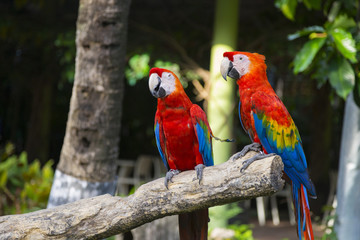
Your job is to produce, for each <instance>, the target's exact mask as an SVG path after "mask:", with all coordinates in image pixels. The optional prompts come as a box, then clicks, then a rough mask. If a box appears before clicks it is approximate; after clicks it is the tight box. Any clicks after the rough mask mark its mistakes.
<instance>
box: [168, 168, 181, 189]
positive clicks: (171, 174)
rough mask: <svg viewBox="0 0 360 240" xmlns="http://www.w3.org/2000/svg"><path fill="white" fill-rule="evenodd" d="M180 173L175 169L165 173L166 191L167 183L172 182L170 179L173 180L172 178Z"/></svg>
mask: <svg viewBox="0 0 360 240" xmlns="http://www.w3.org/2000/svg"><path fill="white" fill-rule="evenodd" d="M179 173H180V171H179V170H176V169H170V170H169V171H168V172H167V173H166V176H165V187H166V188H167V189H169V188H168V183H169V182H173V181H172V180H171V179H172V178H173V176H175V175H178V174H179Z"/></svg>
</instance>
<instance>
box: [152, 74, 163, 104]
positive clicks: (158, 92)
mask: <svg viewBox="0 0 360 240" xmlns="http://www.w3.org/2000/svg"><path fill="white" fill-rule="evenodd" d="M149 89H150V92H151V94H152V95H153V96H154V97H156V98H162V97H165V95H166V92H165V89H164V88H162V87H161V78H160V77H159V75H157V74H156V73H153V74H151V75H150V77H149Z"/></svg>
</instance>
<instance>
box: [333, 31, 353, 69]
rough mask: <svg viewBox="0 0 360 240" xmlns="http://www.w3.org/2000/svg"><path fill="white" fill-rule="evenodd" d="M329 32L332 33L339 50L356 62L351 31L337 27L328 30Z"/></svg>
mask: <svg viewBox="0 0 360 240" xmlns="http://www.w3.org/2000/svg"><path fill="white" fill-rule="evenodd" d="M330 34H331V35H332V37H333V39H334V42H335V45H336V48H337V49H338V50H339V52H340V53H341V54H342V55H343V56H344V57H346V58H347V59H349V60H350V61H351V62H352V63H356V62H357V60H356V48H355V40H354V39H353V37H352V35H351V33H350V32H348V31H346V30H344V29H342V28H337V29H334V30H332V31H330Z"/></svg>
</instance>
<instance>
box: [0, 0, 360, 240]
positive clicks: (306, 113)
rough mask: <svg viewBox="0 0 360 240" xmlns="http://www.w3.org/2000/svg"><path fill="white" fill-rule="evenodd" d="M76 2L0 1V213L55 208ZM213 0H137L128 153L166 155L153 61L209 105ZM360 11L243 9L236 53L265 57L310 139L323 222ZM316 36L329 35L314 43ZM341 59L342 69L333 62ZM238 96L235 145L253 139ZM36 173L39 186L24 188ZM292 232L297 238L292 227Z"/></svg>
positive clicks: (281, 4)
mask: <svg viewBox="0 0 360 240" xmlns="http://www.w3.org/2000/svg"><path fill="white" fill-rule="evenodd" d="M310 2H311V3H310ZM78 4H79V3H78V2H77V1H69V0H60V1H43V0H14V1H10V0H2V1H1V2H0V149H1V150H0V151H1V152H0V153H1V156H0V157H1V158H0V164H2V165H0V173H3V174H2V175H0V193H1V192H3V193H1V195H0V201H1V202H0V215H6V214H14V213H21V212H26V211H32V210H36V209H38V208H44V207H46V202H47V197H48V194H49V191H50V188H51V182H52V176H53V173H52V171H53V170H54V169H55V168H56V166H57V163H58V162H59V158H60V151H61V148H62V144H63V140H64V135H65V128H66V122H67V117H68V112H69V104H70V97H71V93H72V86H73V83H74V72H75V56H76V47H75V36H76V20H77V15H78V7H79V6H78ZM216 6H217V5H216V2H215V1H205V0H198V1H190V0H174V1H165V0H152V1H147V0H132V2H131V7H130V12H129V17H128V35H127V47H126V49H127V50H126V67H125V71H124V81H125V90H124V99H123V113H122V119H121V136H120V145H119V149H120V154H119V159H127V160H130V161H131V160H134V161H135V160H136V159H138V158H139V156H142V155H150V156H158V151H157V148H156V144H155V139H154V133H153V119H154V115H155V111H156V100H155V98H153V97H152V96H151V94H150V92H149V90H148V82H147V80H148V72H149V70H150V68H151V67H154V66H158V67H167V68H169V69H171V70H173V71H174V72H175V73H177V74H178V76H181V81H182V83H183V85H184V87H185V91H186V93H187V94H188V95H189V97H190V98H191V100H192V101H193V102H194V103H197V104H199V105H200V106H202V107H204V108H205V109H206V107H207V104H208V103H207V98H206V94H207V92H206V91H208V89H207V87H206V79H205V78H209V76H210V71H209V68H210V54H211V48H212V45H213V39H214V22H215V12H216ZM356 18H359V3H358V2H357V1H356V0H353V1H352V0H347V1H330V0H328V1H321V0H317V1H305V0H304V1H302V2H297V1H286V0H284V1H282V0H277V1H263V0H253V1H240V3H239V5H238V19H237V20H236V21H237V23H238V28H237V29H238V32H237V34H236V35H237V36H236V39H237V40H236V49H237V50H241V51H249V52H258V53H261V54H263V55H265V56H266V63H267V66H268V77H269V81H270V82H271V84H272V86H273V88H274V89H275V90H276V92H277V94H278V95H279V97H280V98H281V99H282V101H283V102H284V103H285V105H286V107H287V109H288V110H289V112H290V114H291V115H292V117H293V119H294V121H295V123H296V124H297V127H298V129H299V131H300V134H301V137H302V140H303V146H304V150H305V154H306V156H307V160H308V166H309V171H310V176H311V178H312V180H313V182H314V184H315V186H316V188H317V193H318V199H317V200H316V201H315V200H311V202H310V205H311V210H312V212H313V219H314V222H315V223H316V224H318V225H320V224H321V221H322V218H323V214H324V211H325V210H329V209H331V205H330V206H329V205H328V204H329V203H328V202H327V201H328V198H329V193H330V192H331V191H330V190H331V189H330V188H331V184H330V182H331V176H333V175H334V174H335V175H336V172H337V171H338V165H339V151H340V141H341V133H342V123H343V114H344V103H345V99H346V97H347V95H348V94H349V93H350V92H352V91H353V89H354V86H355V77H356V78H357V79H358V77H357V76H356V74H358V73H357V72H356V69H357V68H356V67H357V66H358V65H357V63H356V62H357V60H356V59H359V56H356V52H357V50H356V49H355V50H353V51H351V49H350V50H349V51H348V52H346V51H347V50H348V49H346V46H345V50H344V49H341V41H342V39H343V38H341V37H344V38H345V39H346V40H348V41H349V39H350V41H353V43H354V44H355V43H356V44H357V45H356V46H357V49H359V30H358V29H359V27H358V25H357V24H358V23H357V19H356ZM310 26H312V28H309V27H310ZM314 26H315V27H314ZM339 26H340V27H341V29H344V31H345V33H343V36H340V40H338V42H339V41H340V43H337V42H336V41H337V40H336V39H337V38H336V36H337V35H335V34H334V36H333V37H332V38H330V37H328V38H327V36H328V35H329V32H330V31H331V30H329V29H330V28H332V29H335V28H336V27H339ZM348 34H350V36H349V35H348ZM314 39H315V40H319V39H320V40H319V41H322V39H326V41H325V40H324V42H321V43H319V41H318V42H317V44H318V45H316V44H314V42H312V43H309V42H310V41H311V40H314ZM344 41H345V40H344ZM351 44H352V43H351ZM319 45H320V46H319ZM306 46H307V47H306ZM316 46H318V48H317V47H316ZM354 46H355V45H354ZM294 59H295V61H294ZM332 61H338V63H341V64H338V65H336V66H334V65H332V64H331V63H332ZM344 62H345V63H344ZM340 65H341V66H344V67H343V68H344V69H345V70H344V71H345V72H346V73H349V71H350V72H351V69H354V70H353V71H352V74H353V75H354V79H350V80H349V79H348V78H346V76H345V77H342V76H341V74H340V76H339V75H338V76H337V78H336V77H334V76H332V75H330V73H331V72H334V71H337V72H341V71H340V70H343V69H340V70H339V69H335V70H334V68H336V67H338V66H340ZM349 66H350V68H351V69H350V70H349ZM344 75H345V73H344ZM336 79H338V80H336ZM228 84H234V85H235V83H234V82H232V81H228ZM355 89H356V88H355ZM204 92H205V93H204ZM356 94H357V93H355V96H357V95H356ZM233 102H234V103H235V104H234V107H233V110H232V112H233V116H230V117H231V118H233V119H234V121H233V127H234V130H233V136H232V137H234V138H235V140H236V146H235V148H236V149H234V151H235V150H240V149H242V147H243V146H244V145H246V144H248V143H250V141H249V139H248V137H247V136H246V135H245V134H244V132H243V130H242V128H241V125H240V122H239V120H238V112H237V103H238V93H237V90H236V93H235V96H234V98H233ZM215 135H216V132H215ZM9 159H12V160H11V161H7V160H9ZM5 162H7V165H5V164H3V163H5ZM14 166H16V167H15V168H14ZM5 169H7V170H6V171H7V173H6V174H5V173H4V172H5ZM152 171H153V170H152ZM5 175H6V176H5ZM29 179H36V181H35V180H33V181H32V183H31V184H30V183H26V181H27V180H29ZM24 189H25V190H24ZM332 191H333V190H332ZM282 199H283V200H279V201H278V207H279V209H280V216H282V215H284V216H285V217H282V218H281V221H289V216H288V214H287V204H286V199H285V198H282ZM256 204H257V203H256V202H255V201H252V202H250V203H248V204H247V206H243V205H242V206H241V207H242V208H243V210H242V212H243V213H241V214H240V215H237V216H236V217H233V219H235V220H236V221H240V222H241V223H243V224H251V223H253V224H255V225H258V220H257V215H256ZM244 209H248V210H244ZM251 209H252V210H251ZM246 212H247V213H248V214H245V213H246ZM270 219H271V218H268V220H270ZM235 220H234V221H235ZM269 224H270V225H271V224H272V223H268V224H267V226H268V225H269ZM250 229H251V227H250ZM253 232H256V231H254V230H253ZM259 232H260V230H259ZM266 234H267V235H268V234H269V232H268V231H265V235H266ZM291 234H292V235H291V236H295V237H296V234H295V229H293V228H292V227H291ZM322 234H324V233H323V232H321V233H320V236H322ZM318 236H319V235H318ZM255 237H256V236H255ZM285 237H287V236H285ZM244 239H245V238H244ZM249 239H250V238H249ZM257 239H267V238H261V237H259V236H258V237H257ZM288 239H293V238H292V237H288Z"/></svg>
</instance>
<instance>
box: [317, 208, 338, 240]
mask: <svg viewBox="0 0 360 240" xmlns="http://www.w3.org/2000/svg"><path fill="white" fill-rule="evenodd" d="M325 209H327V210H329V211H330V210H334V208H333V207H332V206H328V205H325V206H324V207H323V210H325ZM335 220H336V215H329V216H328V217H327V219H326V225H325V230H324V234H323V236H322V237H321V240H337V239H338V238H337V235H336V232H335V228H334V222H335Z"/></svg>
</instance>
